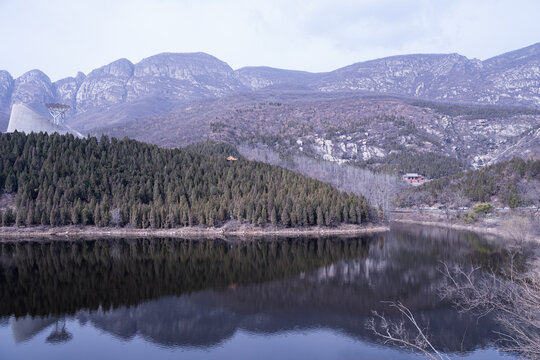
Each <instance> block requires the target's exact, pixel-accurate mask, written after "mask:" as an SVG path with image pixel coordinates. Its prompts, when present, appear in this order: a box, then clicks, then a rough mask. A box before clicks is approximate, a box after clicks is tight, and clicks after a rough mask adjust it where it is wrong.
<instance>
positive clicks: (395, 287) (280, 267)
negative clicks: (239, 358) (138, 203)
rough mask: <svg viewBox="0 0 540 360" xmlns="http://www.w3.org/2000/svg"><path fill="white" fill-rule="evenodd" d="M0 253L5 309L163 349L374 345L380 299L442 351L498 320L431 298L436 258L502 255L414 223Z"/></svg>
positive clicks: (479, 260)
mask: <svg viewBox="0 0 540 360" xmlns="http://www.w3.org/2000/svg"><path fill="white" fill-rule="evenodd" d="M231 246H232V247H231ZM0 259H2V260H0V262H1V264H2V266H3V268H2V270H1V271H2V275H1V276H2V277H1V279H0V280H1V282H0V284H1V285H0V291H1V293H0V295H1V296H0V300H4V299H5V300H7V302H4V304H6V308H5V309H6V310H5V311H6V312H7V313H9V312H11V313H15V314H25V313H38V314H39V313H41V314H47V313H53V312H55V313H57V314H66V313H77V315H76V316H77V318H78V320H79V321H80V322H82V323H86V322H90V323H92V324H93V326H95V327H97V328H100V329H103V330H105V331H107V332H108V333H110V334H114V335H115V336H117V337H119V338H122V339H130V338H132V337H133V336H135V335H137V334H139V335H140V336H142V337H144V338H145V339H147V340H149V341H152V342H154V343H158V344H162V345H165V346H197V347H207V346H212V345H215V344H218V343H220V342H222V341H224V340H225V339H227V338H229V337H231V336H232V335H233V334H234V333H235V332H236V331H237V330H238V329H244V330H247V331H251V332H255V333H269V334H271V333H279V332H282V331H285V330H298V329H312V328H329V329H334V330H336V331H340V332H343V333H346V334H348V335H349V336H352V337H354V338H360V339H363V340H366V339H367V340H369V341H376V339H375V338H374V336H373V335H372V334H371V332H369V331H368V330H367V329H366V327H365V322H366V321H367V319H368V318H369V317H370V315H371V310H373V309H382V307H383V305H382V304H381V302H380V301H381V300H392V299H400V300H403V301H404V302H406V303H407V305H408V306H409V307H410V308H411V309H412V310H413V311H414V312H415V315H416V316H418V318H419V319H420V320H421V321H422V322H423V323H424V324H428V326H429V328H430V331H431V334H433V337H434V339H435V343H436V344H437V346H438V347H439V348H441V349H445V350H447V351H457V350H459V349H460V347H461V346H463V349H464V350H471V349H475V348H477V347H482V346H485V345H487V343H488V342H489V341H490V340H491V339H492V338H493V335H492V330H493V329H494V325H493V323H492V322H491V320H490V319H484V320H483V322H481V323H480V325H479V324H477V323H476V322H475V319H473V318H471V317H469V316H467V315H465V314H457V313H456V311H454V309H453V308H452V307H451V306H450V304H448V303H444V302H440V301H439V297H438V295H437V293H436V287H437V285H438V284H439V283H440V281H441V274H440V272H438V271H437V270H436V269H437V267H438V265H439V261H445V262H448V263H455V262H463V261H467V262H470V263H475V264H485V265H489V266H493V267H496V266H499V265H500V264H501V263H502V262H504V256H503V255H502V254H501V253H500V251H499V249H498V247H497V246H494V245H489V244H488V243H487V242H486V241H484V240H482V239H481V238H479V237H475V236H473V237H469V235H464V234H460V233H456V232H452V231H446V230H445V231H442V232H441V231H438V230H434V231H428V232H426V231H424V230H422V231H419V230H415V229H412V230H407V231H405V230H403V231H394V232H391V233H389V234H385V235H377V236H374V237H372V238H359V239H356V238H355V239H340V238H332V239H330V238H328V239H287V240H282V241H274V242H268V241H253V242H245V243H241V244H233V245H231V244H230V243H227V242H224V241H220V240H217V241H213V240H212V241H185V240H122V241H118V240H116V241H91V242H67V243H21V244H7V243H6V244H2V248H1V253H0ZM204 289H206V290H204ZM201 290H203V291H201ZM165 295H182V296H180V297H174V296H168V297H164V296H165ZM158 298H159V300H155V301H149V302H146V300H149V299H158ZM132 305H137V306H132ZM111 306H112V307H113V308H114V309H111ZM81 309H90V310H91V311H79V310H81ZM95 309H98V310H97V311H94V310H95ZM388 315H389V316H390V317H393V316H397V314H392V313H389V314H388ZM464 331H467V334H468V336H467V337H466V338H465V339H464V340H463V333H464ZM462 341H463V344H461V342H462Z"/></svg>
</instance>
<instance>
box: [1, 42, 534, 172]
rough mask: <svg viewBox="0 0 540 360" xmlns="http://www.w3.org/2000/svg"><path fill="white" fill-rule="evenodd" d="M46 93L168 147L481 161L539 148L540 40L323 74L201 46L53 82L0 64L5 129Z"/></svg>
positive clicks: (81, 126)
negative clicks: (483, 52) (487, 53)
mask: <svg viewBox="0 0 540 360" xmlns="http://www.w3.org/2000/svg"><path fill="white" fill-rule="evenodd" d="M49 102H55V103H63V104H67V105H69V106H70V107H71V109H70V110H69V112H68V114H67V119H66V122H67V123H68V124H69V125H70V126H71V127H73V128H74V129H77V130H79V131H81V132H83V133H90V134H94V135H99V134H100V133H105V134H110V135H115V136H120V137H123V136H130V137H133V138H137V139H139V140H143V141H148V142H152V143H156V144H158V145H163V146H170V147H176V146H182V145H186V144H189V143H193V142H197V141H200V140H204V139H207V138H210V139H218V140H225V141H228V142H232V143H240V142H246V141H248V140H249V141H251V142H253V140H254V139H255V140H257V141H256V142H258V143H264V144H268V145H271V147H273V148H275V149H278V150H281V151H283V150H285V151H289V150H293V151H296V152H298V151H301V152H306V153H308V154H309V155H315V156H320V157H322V158H326V159H327V160H331V161H349V160H350V159H351V157H358V156H359V158H360V160H362V161H369V160H373V159H377V158H379V159H382V158H384V157H386V156H388V155H389V154H391V153H393V152H395V151H400V150H404V149H409V150H414V151H419V152H424V151H430V152H435V153H439V154H442V155H445V156H451V157H454V158H460V157H461V158H463V159H464V160H465V161H466V162H467V163H468V164H470V165H474V166H477V165H482V164H483V163H489V162H492V161H495V160H498V159H499V158H500V157H501V156H503V157H504V156H506V157H508V156H511V154H522V153H523V151H524V150H528V151H527V152H526V153H525V155H526V156H528V157H531V156H532V157H538V156H539V155H540V154H539V150H538V147H539V146H538V139H539V136H540V134H539V130H538V129H539V127H540V116H539V115H540V43H536V44H534V45H531V46H528V47H526V48H523V49H519V50H515V51H512V52H508V53H505V54H502V55H499V56H496V57H493V58H490V59H487V60H484V61H480V60H476V59H468V58H466V57H464V56H461V55H458V54H416V55H400V56H392V57H387V58H382V59H377V60H371V61H366V62H360V63H356V64H352V65H350V66H346V67H343V68H340V69H337V70H334V71H330V72H326V73H309V72H304V71H292V70H282V69H275V68H269V67H244V68H241V69H238V70H233V69H232V68H231V67H230V66H229V65H228V64H226V63H225V62H223V61H221V60H219V59H217V58H215V57H213V56H211V55H208V54H205V53H183V54H178V53H162V54H158V55H155V56H151V57H149V58H146V59H143V60H142V61H140V62H138V63H136V64H133V63H132V62H130V61H129V60H127V59H120V60H117V61H114V62H112V63H110V64H108V65H105V66H103V67H100V68H98V69H95V70H93V71H91V72H90V73H89V74H87V75H85V74H83V73H78V74H77V75H76V76H74V77H68V78H65V79H61V80H58V81H56V82H51V80H50V79H49V77H48V76H47V75H46V74H44V73H43V72H42V71H40V70H31V71H29V72H27V73H25V74H23V75H21V76H20V77H18V78H16V79H13V77H12V76H11V75H10V74H9V73H8V72H7V71H0V130H2V131H5V130H6V128H7V125H8V120H9V116H10V112H11V108H12V106H13V104H17V103H24V104H26V105H27V106H28V107H30V108H32V109H33V110H35V111H36V112H38V113H42V114H45V113H46V112H45V108H44V104H45V103H49ZM441 103H450V104H453V105H452V106H454V107H455V108H457V109H458V111H457V112H456V111H450V110H449V108H446V107H444V106H442V107H441V106H440V104H441ZM459 109H461V110H459ZM464 109H465V110H464ZM340 137H341V138H340ZM340 139H341V140H340ZM308 145H309V146H308ZM516 145H519V146H517V147H516ZM359 153H360V155H358V154H359ZM501 154H502V155H501ZM505 154H506V155H505Z"/></svg>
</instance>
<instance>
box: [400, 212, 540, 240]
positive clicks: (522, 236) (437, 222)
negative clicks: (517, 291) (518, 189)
mask: <svg viewBox="0 0 540 360" xmlns="http://www.w3.org/2000/svg"><path fill="white" fill-rule="evenodd" d="M394 216H395V217H394V218H393V219H392V220H391V221H390V223H391V224H392V223H396V224H408V225H414V224H416V225H422V226H435V227H439V228H447V229H453V230H460V231H471V232H475V233H481V234H489V235H494V236H497V237H503V238H507V239H512V240H516V241H532V242H538V241H539V239H538V236H537V235H536V234H535V233H534V230H531V228H530V227H529V225H530V223H528V224H525V223H523V222H520V221H519V220H522V221H529V220H528V219H527V218H526V217H524V216H522V214H506V216H501V217H495V218H489V219H486V218H484V219H479V220H478V221H477V222H475V223H472V224H467V223H464V222H462V221H459V220H457V219H455V218H450V219H447V218H445V217H444V216H443V215H442V214H428V213H419V212H418V211H416V210H404V209H400V210H399V211H397V212H395V213H394ZM516 219H518V221H517V222H516V221H515V220H516ZM533 221H538V220H537V219H536V220H533Z"/></svg>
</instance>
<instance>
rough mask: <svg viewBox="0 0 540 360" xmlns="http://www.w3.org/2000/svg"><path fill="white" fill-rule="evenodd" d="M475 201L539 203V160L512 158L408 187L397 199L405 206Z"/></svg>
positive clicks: (515, 205)
mask: <svg viewBox="0 0 540 360" xmlns="http://www.w3.org/2000/svg"><path fill="white" fill-rule="evenodd" d="M474 202H496V203H499V204H501V205H504V206H510V207H519V206H523V205H539V204H540V161H538V160H536V161H532V160H530V161H524V160H523V159H519V158H514V159H512V160H509V161H505V162H501V163H498V164H495V165H491V166H486V167H484V168H482V169H478V170H474V171H467V172H461V173H459V174H456V175H453V176H447V177H443V178H441V179H438V180H434V181H431V182H428V183H426V184H423V185H422V186H419V187H417V188H410V189H409V190H408V191H406V192H404V193H402V194H401V195H400V196H399V198H398V203H399V205H400V206H406V207H407V206H413V205H420V204H434V203H442V204H448V205H454V206H465V205H468V204H470V203H474Z"/></svg>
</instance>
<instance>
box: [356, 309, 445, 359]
mask: <svg viewBox="0 0 540 360" xmlns="http://www.w3.org/2000/svg"><path fill="white" fill-rule="evenodd" d="M387 304H388V306H389V307H391V308H394V309H396V310H398V311H399V312H400V314H401V315H402V317H403V319H406V320H407V324H409V325H412V327H413V331H412V332H411V331H409V330H408V329H407V327H406V322H405V321H404V320H400V321H398V322H393V321H389V320H387V319H386V317H385V316H384V314H379V313H378V312H376V311H374V312H373V317H372V318H371V319H370V320H369V322H368V324H367V328H368V329H369V330H371V331H373V332H374V333H375V334H376V335H377V336H379V337H380V338H381V339H383V342H384V343H385V344H387V343H393V344H395V345H397V346H399V347H401V348H403V349H407V350H413V351H416V352H420V353H422V354H424V355H425V356H426V357H427V358H428V359H432V360H447V359H449V358H448V357H447V356H445V355H443V354H441V353H440V352H439V351H438V350H437V349H436V348H435V347H434V346H433V345H432V344H431V342H430V340H429V339H428V336H427V330H426V329H424V328H422V327H421V326H420V325H419V324H418V322H417V321H416V319H415V318H414V316H413V314H412V312H411V311H410V310H409V309H408V308H407V307H406V306H405V305H403V304H402V303H401V302H399V301H398V302H393V301H391V302H387Z"/></svg>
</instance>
